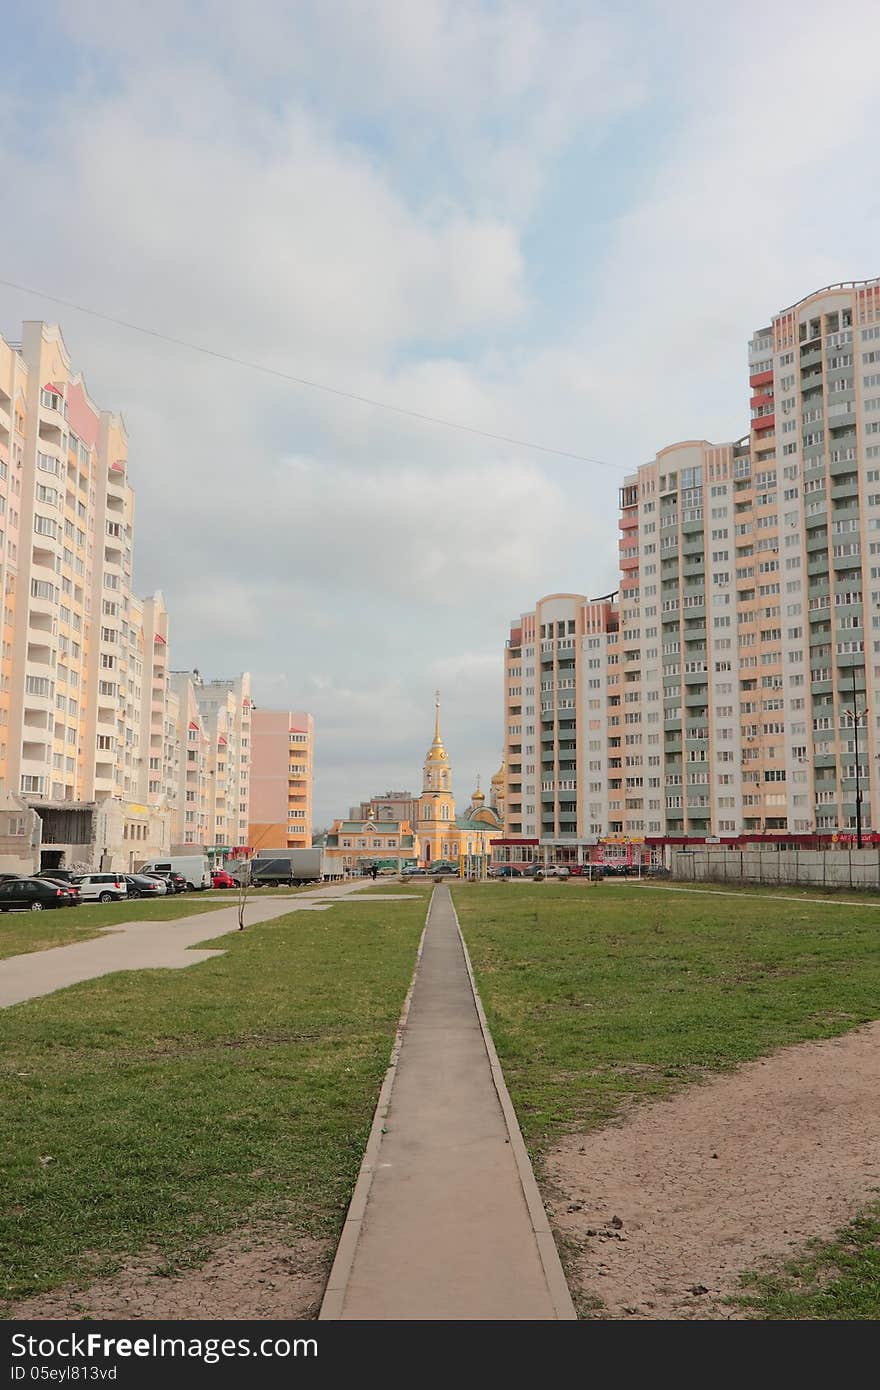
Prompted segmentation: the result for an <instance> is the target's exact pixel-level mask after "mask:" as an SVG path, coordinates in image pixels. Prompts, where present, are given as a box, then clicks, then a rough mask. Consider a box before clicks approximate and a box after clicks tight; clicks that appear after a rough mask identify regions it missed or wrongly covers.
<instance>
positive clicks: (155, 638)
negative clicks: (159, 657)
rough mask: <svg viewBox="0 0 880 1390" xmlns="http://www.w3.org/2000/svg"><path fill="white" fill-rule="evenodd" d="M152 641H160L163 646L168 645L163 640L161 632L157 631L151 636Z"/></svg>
mask: <svg viewBox="0 0 880 1390" xmlns="http://www.w3.org/2000/svg"><path fill="white" fill-rule="evenodd" d="M153 641H154V642H161V643H162V646H163V647H167V646H168V643H167V642H166V641H165V638H164V637H163V636H162V634H161V632H157V633H156V636H155V637H154V638H153Z"/></svg>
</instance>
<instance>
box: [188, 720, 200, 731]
mask: <svg viewBox="0 0 880 1390" xmlns="http://www.w3.org/2000/svg"><path fill="white" fill-rule="evenodd" d="M189 727H190V728H191V729H198V727H199V726H198V724H196V723H195V722H194V721H193V720H192V719H191V720H190V721H189Z"/></svg>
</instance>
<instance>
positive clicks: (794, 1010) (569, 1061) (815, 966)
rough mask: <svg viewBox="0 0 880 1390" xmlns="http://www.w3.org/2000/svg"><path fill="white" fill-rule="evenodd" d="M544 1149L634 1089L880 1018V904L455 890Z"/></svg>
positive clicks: (597, 1118) (606, 1112)
mask: <svg viewBox="0 0 880 1390" xmlns="http://www.w3.org/2000/svg"><path fill="white" fill-rule="evenodd" d="M453 896H454V899H455V905H456V909H457V911H458V914H459V919H460V921H461V925H462V930H463V932H464V934H465V937H466V939H467V943H468V949H469V950H470V952H471V956H472V959H473V963H474V969H475V971H476V974H477V979H478V982H479V986H480V992H481V994H482V997H483V1002H484V1004H485V1007H486V1012H487V1014H488V1017H489V1021H490V1024H491V1027H492V1034H493V1037H494V1039H495V1045H496V1047H497V1049H498V1053H499V1056H500V1057H501V1061H502V1063H503V1065H504V1073H505V1076H506V1078H507V1083H508V1086H509V1087H510V1091H511V1095H512V1097H513V1099H514V1102H515V1104H516V1107H517V1113H518V1115H519V1118H520V1124H521V1125H522V1128H523V1133H524V1135H525V1137H526V1140H527V1142H528V1143H529V1145H530V1146H531V1149H532V1152H533V1153H536V1154H540V1152H541V1150H542V1149H543V1148H545V1147H546V1146H547V1145H549V1144H552V1143H553V1141H554V1139H555V1138H557V1137H558V1136H559V1135H560V1134H561V1133H563V1132H564V1131H566V1130H569V1129H573V1128H578V1129H589V1128H592V1127H595V1126H597V1125H601V1124H603V1123H605V1122H606V1121H607V1120H608V1119H610V1118H611V1117H612V1116H613V1115H615V1114H616V1113H617V1112H618V1111H619V1110H620V1108H621V1106H622V1105H623V1103H624V1102H626V1101H627V1100H629V1099H630V1098H633V1097H635V1098H638V1097H641V1096H658V1095H663V1094H666V1093H668V1092H670V1091H671V1090H673V1089H675V1088H676V1087H679V1086H681V1085H683V1084H684V1083H686V1082H687V1081H688V1080H689V1079H691V1078H692V1077H694V1076H696V1075H700V1074H703V1073H705V1072H706V1071H711V1070H718V1069H721V1068H724V1067H730V1066H733V1065H735V1064H736V1063H739V1062H744V1061H747V1060H748V1059H750V1058H753V1057H759V1056H761V1055H762V1054H764V1053H767V1052H769V1051H771V1050H772V1049H773V1048H776V1047H781V1046H783V1045H784V1044H786V1043H793V1042H802V1041H805V1040H806V1039H808V1038H824V1037H831V1036H833V1035H835V1034H838V1033H842V1032H845V1031H846V1030H847V1029H848V1028H852V1027H855V1026H856V1025H857V1024H859V1023H864V1022H866V1021H867V1020H869V1019H873V1018H877V1017H878V1015H880V950H878V946H880V913H876V912H870V911H865V910H864V909H862V908H860V907H856V908H846V907H843V906H838V908H837V909H836V910H835V908H833V907H828V906H827V905H826V904H825V903H809V902H785V901H782V900H779V901H778V902H775V903H774V904H773V906H772V907H770V906H769V905H768V902H767V901H766V899H760V898H758V897H755V896H754V895H752V894H743V895H742V896H741V897H740V896H738V895H737V896H736V897H718V896H713V895H711V894H703V893H687V894H684V893H668V892H664V891H662V890H656V891H655V890H652V889H645V888H636V887H634V886H633V887H628V886H624V885H619V884H600V885H596V886H594V887H592V888H588V887H584V888H583V889H580V890H579V889H577V888H575V889H572V887H571V885H570V884H567V883H558V884H554V883H547V884H534V885H528V886H526V885H519V884H517V885H511V884H492V885H481V886H479V887H474V888H470V887H467V886H456V887H455V888H453Z"/></svg>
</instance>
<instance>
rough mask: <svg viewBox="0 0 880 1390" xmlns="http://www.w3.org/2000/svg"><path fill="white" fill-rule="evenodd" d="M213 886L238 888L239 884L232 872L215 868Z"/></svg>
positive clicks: (212, 877)
mask: <svg viewBox="0 0 880 1390" xmlns="http://www.w3.org/2000/svg"><path fill="white" fill-rule="evenodd" d="M211 887H212V888H237V887H238V884H237V883H236V881H235V879H234V878H233V877H232V874H229V873H227V872H226V870H225V869H215V870H214V872H213V873H212V874H211Z"/></svg>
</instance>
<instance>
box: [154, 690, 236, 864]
mask: <svg viewBox="0 0 880 1390" xmlns="http://www.w3.org/2000/svg"><path fill="white" fill-rule="evenodd" d="M170 691H171V696H172V698H173V701H174V709H173V715H174V720H175V725H174V727H175V733H174V736H173V737H172V740H171V742H172V744H173V743H174V741H175V739H176V742H177V744H178V745H179V762H178V764H177V769H176V791H175V797H174V814H173V819H172V851H173V852H175V853H186V851H187V850H192V848H193V847H195V846H198V847H199V848H201V849H204V850H205V851H206V853H207V854H208V855H209V856H210V857H211V858H212V859H214V860H216V861H217V862H222V860H223V859H224V858H225V856H226V855H227V854H228V853H229V852H230V851H231V850H233V849H235V848H238V847H241V846H243V845H246V844H247V829H248V814H249V804H250V762H251V748H250V743H251V696H250V676H249V675H248V674H247V672H245V673H243V674H242V675H240V676H237V677H235V678H234V679H230V680H204V679H203V678H202V676H201V674H200V672H199V671H198V670H192V671H172V672H171V674H170ZM168 722H169V723H171V718H170V717H169V721H168ZM172 775H173V774H172Z"/></svg>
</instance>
